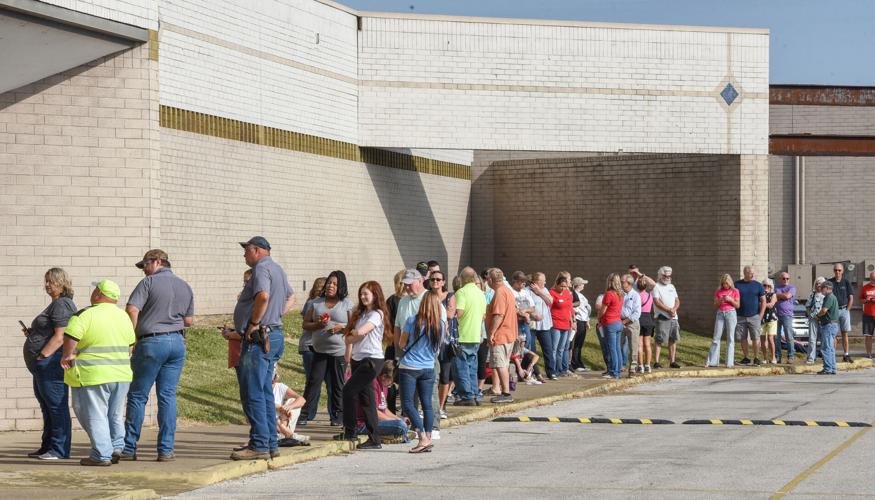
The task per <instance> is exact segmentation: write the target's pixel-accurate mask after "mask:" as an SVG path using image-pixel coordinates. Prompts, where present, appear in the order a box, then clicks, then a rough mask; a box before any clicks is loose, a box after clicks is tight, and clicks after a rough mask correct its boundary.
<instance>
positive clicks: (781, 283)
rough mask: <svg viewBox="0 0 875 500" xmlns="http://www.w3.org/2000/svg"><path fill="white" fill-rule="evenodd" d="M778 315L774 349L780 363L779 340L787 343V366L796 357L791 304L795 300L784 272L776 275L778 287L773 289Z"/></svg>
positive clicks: (788, 276)
mask: <svg viewBox="0 0 875 500" xmlns="http://www.w3.org/2000/svg"><path fill="white" fill-rule="evenodd" d="M775 296H776V297H777V300H778V302H777V305H776V306H775V312H776V313H777V315H778V333H777V335H776V336H775V347H776V348H777V351H778V356H777V358H778V363H780V362H781V354H782V351H783V347H782V346H783V344H782V343H781V338H784V339H785V340H786V341H787V364H791V365H792V364H793V361H794V357H795V355H796V343H795V340H796V339H795V338H794V332H793V303H794V302H795V298H796V287H795V286H794V285H793V284H792V283H790V274H789V273H788V272H786V271H784V272H782V273H780V274H778V285H777V286H776V287H775Z"/></svg>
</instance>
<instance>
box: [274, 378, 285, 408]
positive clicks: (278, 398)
mask: <svg viewBox="0 0 875 500" xmlns="http://www.w3.org/2000/svg"><path fill="white" fill-rule="evenodd" d="M287 392H289V386H287V385H286V384H284V383H282V382H277V383H275V384H273V402H274V403H275V404H278V405H280V406H282V405H283V404H284V403H285V402H286V393H287Z"/></svg>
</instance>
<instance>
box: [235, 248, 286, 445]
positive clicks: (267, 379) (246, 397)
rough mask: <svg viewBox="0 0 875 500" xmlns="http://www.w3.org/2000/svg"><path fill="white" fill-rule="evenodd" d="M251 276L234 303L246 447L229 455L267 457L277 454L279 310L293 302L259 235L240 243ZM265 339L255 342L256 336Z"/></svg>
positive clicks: (281, 339) (282, 274)
mask: <svg viewBox="0 0 875 500" xmlns="http://www.w3.org/2000/svg"><path fill="white" fill-rule="evenodd" d="M239 244H240V246H241V247H243V259H244V260H245V261H246V265H248V266H249V267H250V268H252V278H251V279H250V280H249V282H248V283H246V286H245V287H243V291H242V292H241V293H240V296H239V297H238V298H237V305H236V306H235V307H234V329H235V330H237V331H238V332H243V335H242V337H243V344H242V346H241V354H240V395H241V396H242V401H241V402H242V403H243V412H244V413H245V415H246V419H247V420H248V421H249V447H248V448H246V449H243V450H237V451H234V452H233V453H231V459H232V460H253V459H260V460H267V459H269V458H272V457H274V456H277V455H278V454H279V444H278V440H277V437H276V405H275V404H274V397H273V370H274V366H276V364H277V363H278V362H279V360H280V358H282V356H283V351H284V350H285V336H284V335H283V323H282V315H283V314H285V313H286V312H288V311H289V310H290V309H291V308H292V306H293V305H294V304H295V294H294V290H292V287H291V286H289V280H288V278H287V277H286V273H285V271H283V269H282V267H280V266H279V264H277V263H276V262H275V261H274V260H273V258H272V257H271V255H270V248H271V247H270V243H269V242H268V241H267V240H266V239H265V238H264V237H262V236H255V237H253V238H251V239H250V240H249V241H242V242H240V243H239ZM261 336H264V337H266V340H267V341H268V342H263V343H262V342H259V340H260V337H261Z"/></svg>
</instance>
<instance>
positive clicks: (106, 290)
mask: <svg viewBox="0 0 875 500" xmlns="http://www.w3.org/2000/svg"><path fill="white" fill-rule="evenodd" d="M91 284H92V285H93V286H96V287H97V289H98V290H100V293H102V294H103V295H105V296H107V297H109V298H111V299H114V300H118V299H119V297H121V295H122V289H121V288H119V286H118V285H117V284H116V282H115V281H112V280H100V281H92V282H91Z"/></svg>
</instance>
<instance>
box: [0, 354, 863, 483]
mask: <svg viewBox="0 0 875 500" xmlns="http://www.w3.org/2000/svg"><path fill="white" fill-rule="evenodd" d="M871 366H872V360H869V359H856V360H855V362H854V363H852V364H850V363H839V365H838V367H839V369H840V370H842V371H846V370H853V369H861V368H869V367H871ZM820 369H821V366H820V365H819V364H816V365H804V364H803V365H794V366H792V367H788V366H786V365H777V366H775V365H768V366H763V367H744V368H734V369H727V368H696V367H690V368H682V369H679V370H659V371H657V372H654V373H652V374H648V375H641V376H636V377H634V378H624V379H620V380H605V379H602V378H601V377H600V374H599V373H592V372H588V373H585V374H582V375H581V376H579V377H578V378H563V379H560V380H558V381H554V382H548V383H546V384H544V385H540V386H527V385H518V386H517V390H516V392H515V393H514V398H515V399H516V402H514V403H512V404H507V405H501V406H498V405H492V404H485V405H483V406H480V407H464V408H460V407H452V406H450V407H448V409H447V411H448V412H449V414H450V419H449V420H448V421H447V420H444V421H442V422H441V427H442V428H446V427H452V426H457V425H462V424H465V423H468V422H473V421H478V420H484V419H489V418H492V417H494V416H496V415H500V414H505V413H512V412H517V411H521V410H524V409H527V408H533V407H536V406H542V405H547V404H552V403H555V402H557V401H561V400H566V399H574V398H583V397H592V396H596V395H600V394H607V393H610V392H615V391H619V390H623V389H625V388H627V387H631V386H634V385H637V384H640V383H644V382H651V381H654V380H660V379H666V378H679V377H731V376H766V375H782V374H799V373H816V372H817V371H820ZM618 417H622V415H618ZM692 417H695V415H691V418H692ZM156 431H157V429H144V430H143V437H142V438H141V440H140V443H141V446H142V449H141V450H140V452H139V458H140V460H138V461H136V462H123V463H121V464H118V465H114V466H112V467H108V468H102V467H82V466H80V465H79V458H81V457H83V456H85V455H86V454H87V452H88V438H87V436H86V435H85V434H84V433H83V432H76V433H74V436H73V452H72V456H73V457H74V458H75V459H71V460H58V461H49V462H40V461H38V460H34V459H29V458H27V457H26V455H27V453H29V452H31V451H33V450H34V449H35V448H36V444H37V443H38V442H39V433H38V432H5V433H0V491H2V497H3V498H4V499H13V498H15V499H18V498H23V499H24V498H26V499H34V498H51V499H52V500H66V499H74V498H129V499H139V498H156V497H158V496H159V495H160V496H163V495H174V494H177V493H181V492H183V491H188V490H192V489H196V488H200V487H203V486H206V485H209V484H213V483H217V482H221V481H225V480H229V479H234V478H237V477H241V476H245V475H249V474H256V473H260V472H265V471H267V470H268V469H275V468H279V467H285V466H289V465H294V464H297V463H301V462H305V461H309V460H315V459H317V458H321V457H325V456H328V455H332V454H338V453H348V452H350V451H351V446H350V443H348V442H335V441H331V436H332V435H334V434H336V433H337V432H338V428H336V427H329V426H328V425H327V421H325V420H324V415H320V419H318V420H317V421H316V422H313V423H311V424H310V425H308V426H307V427H306V428H301V429H300V430H299V432H301V433H303V434H308V435H310V436H311V441H312V446H309V447H298V448H282V449H281V456H280V457H278V458H276V459H274V460H271V461H270V462H267V461H252V462H233V461H231V460H229V458H228V456H229V455H230V452H231V448H232V447H234V446H238V445H239V444H242V443H243V442H245V440H246V436H247V432H248V428H247V427H245V426H240V425H225V426H197V425H196V426H188V427H180V428H179V429H178V430H177V434H176V446H177V449H176V454H177V457H178V459H177V460H176V461H175V462H169V463H159V462H156V461H155V458H156V456H157V454H156V451H155V450H154V448H150V447H151V446H154V443H155V433H156ZM437 444H438V446H439V445H440V444H439V442H438V443H437ZM386 446H405V445H398V444H389V445H386Z"/></svg>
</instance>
